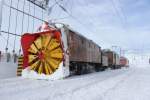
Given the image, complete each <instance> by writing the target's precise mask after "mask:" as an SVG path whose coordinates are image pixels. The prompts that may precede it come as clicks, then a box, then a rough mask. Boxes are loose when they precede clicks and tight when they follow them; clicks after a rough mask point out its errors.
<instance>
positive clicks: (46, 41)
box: [28, 34, 63, 75]
mask: <svg viewBox="0 0 150 100" xmlns="http://www.w3.org/2000/svg"><path fill="white" fill-rule="evenodd" d="M28 52H29V55H28V62H29V68H30V70H34V71H36V72H37V73H38V74H42V73H44V74H46V75H50V74H52V73H54V72H55V71H56V70H57V69H58V67H59V64H60V63H61V62H62V59H63V51H62V48H61V44H60V42H59V41H58V40H57V39H55V38H53V37H52V36H51V35H50V34H44V35H41V36H40V37H38V38H37V39H36V40H35V41H34V42H33V43H32V44H31V46H30V48H29V49H28Z"/></svg>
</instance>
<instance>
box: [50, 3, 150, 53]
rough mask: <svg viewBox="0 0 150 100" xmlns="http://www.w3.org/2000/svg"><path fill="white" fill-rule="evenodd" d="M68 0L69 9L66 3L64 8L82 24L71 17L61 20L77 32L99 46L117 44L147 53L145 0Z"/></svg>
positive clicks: (148, 17) (148, 15)
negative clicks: (70, 7)
mask: <svg viewBox="0 0 150 100" xmlns="http://www.w3.org/2000/svg"><path fill="white" fill-rule="evenodd" d="M68 1H69V0H68ZM71 2H73V6H72V9H71V10H70V9H69V6H70V5H68V6H65V7H66V8H67V9H68V11H70V12H72V15H73V16H74V17H76V18H77V19H78V20H79V21H80V22H82V24H83V25H86V26H84V27H83V25H80V24H79V23H78V22H76V21H74V20H73V19H71V18H70V19H69V18H68V19H65V20H63V22H65V23H68V24H70V26H71V27H74V29H75V30H78V31H79V32H80V33H81V34H83V35H85V36H87V37H88V38H90V39H92V40H94V41H95V42H96V43H98V44H99V45H101V46H102V47H106V48H110V47H111V46H112V45H118V46H121V47H122V48H124V49H131V50H133V49H134V50H136V51H137V50H138V51H140V52H149V50H150V47H149V45H150V40H149V36H150V33H149V32H150V23H149V20H150V10H149V9H150V6H149V4H150V1H149V0H70V2H68V3H70V4H71ZM53 11H54V10H53ZM59 21H62V20H59ZM89 28H90V29H89Z"/></svg>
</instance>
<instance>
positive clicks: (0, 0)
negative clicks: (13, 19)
mask: <svg viewBox="0 0 150 100" xmlns="http://www.w3.org/2000/svg"><path fill="white" fill-rule="evenodd" d="M3 2H4V0H0V34H1V25H2V9H3Z"/></svg>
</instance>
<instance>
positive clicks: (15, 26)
mask: <svg viewBox="0 0 150 100" xmlns="http://www.w3.org/2000/svg"><path fill="white" fill-rule="evenodd" d="M18 7H19V0H17V9H18ZM17 18H18V11H17V12H16V19H15V20H16V25H15V34H17V24H18V20H17ZM15 48H16V35H15V39H14V46H13V53H15Z"/></svg>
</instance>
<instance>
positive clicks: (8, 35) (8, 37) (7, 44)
mask: <svg viewBox="0 0 150 100" xmlns="http://www.w3.org/2000/svg"><path fill="white" fill-rule="evenodd" d="M10 6H12V0H11V1H10ZM11 13H12V12H11V8H10V9H9V24H8V32H9V31H10V21H11ZM8 43H9V34H8V35H7V42H6V48H5V50H6V53H7V51H8Z"/></svg>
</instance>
